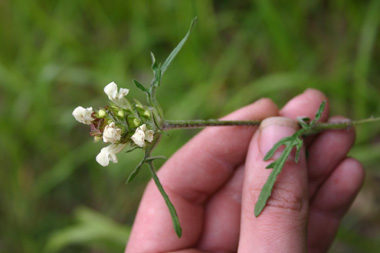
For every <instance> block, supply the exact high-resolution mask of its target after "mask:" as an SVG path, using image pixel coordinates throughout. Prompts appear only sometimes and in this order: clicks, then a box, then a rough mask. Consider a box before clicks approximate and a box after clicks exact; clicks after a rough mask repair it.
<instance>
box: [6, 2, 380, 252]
mask: <svg viewBox="0 0 380 253" xmlns="http://www.w3.org/2000/svg"><path fill="white" fill-rule="evenodd" d="M379 2H380V1H378V0H372V1H370V2H369V3H368V2H366V1H342V0H339V1H330V2H321V1H300V0H296V1H293V2H292V4H289V2H287V1H283V0H278V1H265V0H256V1H253V0H252V1H249V0H244V1H243V0H237V1H209V0H191V1H171V0H157V1H148V0H140V1H133V2H131V1H112V3H108V2H107V3H106V1H101V0H97V1H90V0H83V1H74V0H65V1H63V0H56V1H48V0H40V1H22V0H12V1H6V0H5V1H0V48H1V50H0V151H1V152H0V160H1V163H0V167H1V169H0V219H1V220H0V223H1V227H0V251H1V252H44V251H46V252H91V251H94V249H96V250H95V251H96V252H110V251H111V252H119V251H122V250H123V248H124V244H125V241H126V240H127V234H128V231H129V229H130V226H131V224H132V222H133V218H134V215H135V212H136V209H137V205H138V202H139V199H140V196H141V194H142V191H143V188H144V186H145V184H146V182H147V180H148V178H149V174H148V172H147V171H146V172H144V173H142V174H141V175H139V176H138V177H137V178H136V181H135V182H133V183H132V184H131V185H128V186H125V185H124V181H125V180H126V178H127V176H128V174H129V171H130V169H131V168H134V166H135V165H136V164H137V163H138V161H139V159H140V158H141V156H142V154H140V153H138V152H136V153H132V154H128V155H125V156H124V157H121V156H120V163H119V164H117V165H113V166H110V167H108V168H106V169H105V168H101V167H100V166H99V165H97V164H96V162H95V159H94V158H95V156H96V154H97V153H98V151H99V150H100V148H101V145H100V144H99V145H97V144H96V145H94V144H92V142H91V140H90V138H89V136H88V134H87V129H86V128H85V127H83V126H79V125H78V124H77V123H76V122H75V121H74V119H73V118H72V116H71V112H72V110H73V109H74V108H75V107H76V106H77V105H82V106H85V107H86V106H91V105H93V106H101V105H103V103H104V102H105V101H106V100H105V95H104V94H103V87H104V85H106V84H107V83H109V82H110V81H115V82H116V83H117V84H119V85H120V86H124V87H128V88H130V90H131V91H130V92H131V94H132V95H133V96H137V97H138V98H141V99H144V95H143V94H141V93H140V92H139V91H138V90H137V89H136V88H134V87H132V85H131V84H132V83H131V80H132V79H133V78H135V79H137V80H139V81H141V82H148V81H149V80H150V78H151V74H150V68H149V67H150V56H149V52H150V51H153V52H154V53H155V54H156V57H157V59H159V60H161V61H163V60H164V58H165V57H166V56H167V54H168V53H169V52H170V51H171V49H172V48H173V47H174V46H175V45H176V44H177V43H178V41H179V40H180V39H181V38H182V37H183V35H184V34H185V32H186V29H187V28H188V25H189V22H190V20H191V19H192V18H193V17H194V16H198V17H199V24H198V26H197V27H196V29H195V31H194V32H193V34H192V36H191V38H190V40H189V42H188V43H187V44H186V46H185V47H184V49H183V50H182V52H181V53H180V54H179V56H178V58H176V59H175V61H174V63H173V65H171V66H170V68H169V69H168V71H167V73H166V75H165V77H164V80H163V81H164V83H163V85H162V87H160V89H159V91H158V97H159V98H160V101H161V105H162V107H163V108H164V111H165V115H166V117H167V118H168V119H198V118H216V117H219V116H222V115H224V114H226V113H228V112H230V111H232V110H234V109H237V108H239V107H241V106H243V105H246V104H247V103H250V102H252V101H254V100H256V99H258V98H260V97H262V96H266V97H270V98H272V99H273V100H274V101H276V102H277V103H278V104H279V105H280V106H281V105H283V104H284V103H285V102H286V101H287V100H288V99H289V98H291V97H292V96H294V95H296V94H297V93H299V92H302V91H303V90H305V89H306V88H309V87H313V88H317V89H320V90H321V91H323V92H324V93H325V94H327V95H328V97H329V98H330V99H331V107H332V112H333V114H342V115H345V116H348V117H352V118H355V119H360V118H366V117H368V116H370V115H380V102H379V94H380V93H379V91H380V86H379V84H380V75H379V73H378V69H379V67H380V62H379V60H380V43H379V22H380V16H379V15H377V13H378V12H379V8H380V3H379ZM194 133H195V132H194V131H176V132H175V133H174V132H173V134H172V135H171V136H170V138H168V137H164V138H163V140H162V143H161V144H160V145H159V147H158V150H157V153H160V154H164V155H166V156H170V155H171V154H172V153H173V152H174V151H175V150H176V149H177V148H179V147H180V146H181V145H183V143H185V142H186V141H187V140H188V139H189V138H191V136H192V135H193V134H194ZM379 133H380V131H379V126H378V125H375V124H374V125H368V126H361V127H360V128H359V129H358V136H357V144H356V146H355V148H354V149H353V151H352V155H353V156H355V157H357V158H358V159H359V160H361V161H362V162H363V163H364V164H365V166H366V168H367V171H368V172H367V180H366V183H365V185H364V189H363V191H362V193H361V194H360V195H359V200H358V203H360V204H354V206H353V208H352V209H351V211H350V214H349V215H348V216H347V217H346V219H345V220H344V222H343V223H342V231H343V232H340V233H339V236H338V241H337V243H336V244H335V245H334V248H333V250H332V251H333V252H350V251H352V252H355V251H361V252H365V251H368V252H371V251H372V252H373V251H374V250H375V247H376V246H377V245H378V241H376V240H375V239H374V238H378V237H379V235H380V218H379V216H378V215H377V212H378V210H379V208H380V205H379V204H378V202H376V199H378V196H380V188H379V186H378V185H379V179H378V178H379V177H380V171H379V169H378V167H377V165H378V164H379V162H380V152H379V151H378V150H379V136H380V135H379ZM83 210H85V211H83ZM86 210H87V211H86ZM84 217H85V218H84ZM84 220H86V222H84ZM102 222H103V223H102ZM89 224H92V225H93V224H107V225H105V226H107V230H106V231H108V232H107V233H103V234H102V233H96V231H95V232H94V229H95V230H96V228H93V227H91V226H92V225H89ZM86 226H89V227H86ZM95 227H96V226H95ZM78 229H79V230H78ZM80 229H82V230H80ZM98 229H99V228H98ZM70 231H71V233H73V234H74V235H75V233H80V234H81V235H82V237H81V238H77V237H73V235H72V234H70ZM78 231H80V232H78ZM86 231H87V232H86ZM88 231H91V232H93V233H92V234H91V233H89V232H88ZM347 231H352V232H350V233H348V232H347ZM86 233H88V234H86ZM115 234H118V235H119V236H115ZM120 236H125V237H126V238H125V241H123V240H121V239H120ZM57 238H58V239H57ZM62 238H64V239H62ZM70 238H72V239H70ZM112 238H116V239H114V240H112ZM51 245H53V246H54V245H55V246H54V247H53V246H51ZM57 245H58V246H57Z"/></svg>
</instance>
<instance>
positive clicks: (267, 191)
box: [255, 147, 292, 217]
mask: <svg viewBox="0 0 380 253" xmlns="http://www.w3.org/2000/svg"><path fill="white" fill-rule="evenodd" d="M291 150H292V149H291V148H289V147H287V148H286V149H285V150H284V151H283V152H282V154H281V156H280V157H279V158H278V159H277V160H276V161H275V162H273V163H272V164H270V165H273V170H272V172H271V173H270V175H269V177H268V179H267V181H266V183H265V185H264V186H263V188H262V189H261V192H260V196H259V199H258V200H257V202H256V205H255V216H256V217H257V216H259V214H260V213H261V211H262V210H263V209H264V207H265V205H266V203H267V201H268V199H269V197H270V196H271V194H272V189H273V186H274V183H275V182H276V179H277V176H278V174H280V172H281V170H282V168H283V167H284V164H285V162H286V160H287V158H288V157H289V154H290V152H291Z"/></svg>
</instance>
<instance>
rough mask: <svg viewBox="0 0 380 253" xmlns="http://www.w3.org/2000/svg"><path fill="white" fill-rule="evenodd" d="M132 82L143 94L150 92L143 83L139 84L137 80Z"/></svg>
mask: <svg viewBox="0 0 380 253" xmlns="http://www.w3.org/2000/svg"><path fill="white" fill-rule="evenodd" d="M132 82H133V83H134V84H135V86H136V87H137V88H138V89H139V90H141V91H143V92H145V93H148V92H149V90H148V89H147V88H145V87H144V85H142V84H141V83H139V82H138V81H137V80H132Z"/></svg>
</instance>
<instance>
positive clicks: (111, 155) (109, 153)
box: [96, 144, 127, 167]
mask: <svg viewBox="0 0 380 253" xmlns="http://www.w3.org/2000/svg"><path fill="white" fill-rule="evenodd" d="M126 146H127V144H111V145H109V146H107V147H105V148H102V149H101V150H100V153H99V154H98V155H97V156H96V161H97V162H98V163H99V164H100V165H102V166H103V167H106V166H108V164H109V163H110V161H111V162H113V163H117V162H118V159H117V156H116V154H117V153H119V152H120V151H122V150H123V149H124V148H125V147H126Z"/></svg>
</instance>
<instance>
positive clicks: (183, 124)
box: [161, 117, 380, 135]
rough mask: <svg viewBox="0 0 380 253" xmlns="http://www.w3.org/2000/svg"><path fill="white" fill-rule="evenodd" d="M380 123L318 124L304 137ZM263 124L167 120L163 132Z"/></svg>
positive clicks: (370, 119) (211, 120)
mask: <svg viewBox="0 0 380 253" xmlns="http://www.w3.org/2000/svg"><path fill="white" fill-rule="evenodd" d="M377 121H380V117H376V118H375V117H371V118H368V119H362V120H356V121H353V120H346V121H341V122H332V123H318V124H315V125H314V126H313V127H312V128H311V130H309V131H307V132H305V134H304V135H311V134H315V133H318V132H321V131H324V130H327V129H346V128H349V127H353V126H356V125H360V124H365V123H370V122H377ZM260 123H261V121H260V120H251V121H242V120H240V121H233V120H216V119H209V120H165V121H164V122H163V123H162V126H161V127H162V130H163V131H166V130H172V129H184V128H204V127H208V126H259V125H260Z"/></svg>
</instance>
